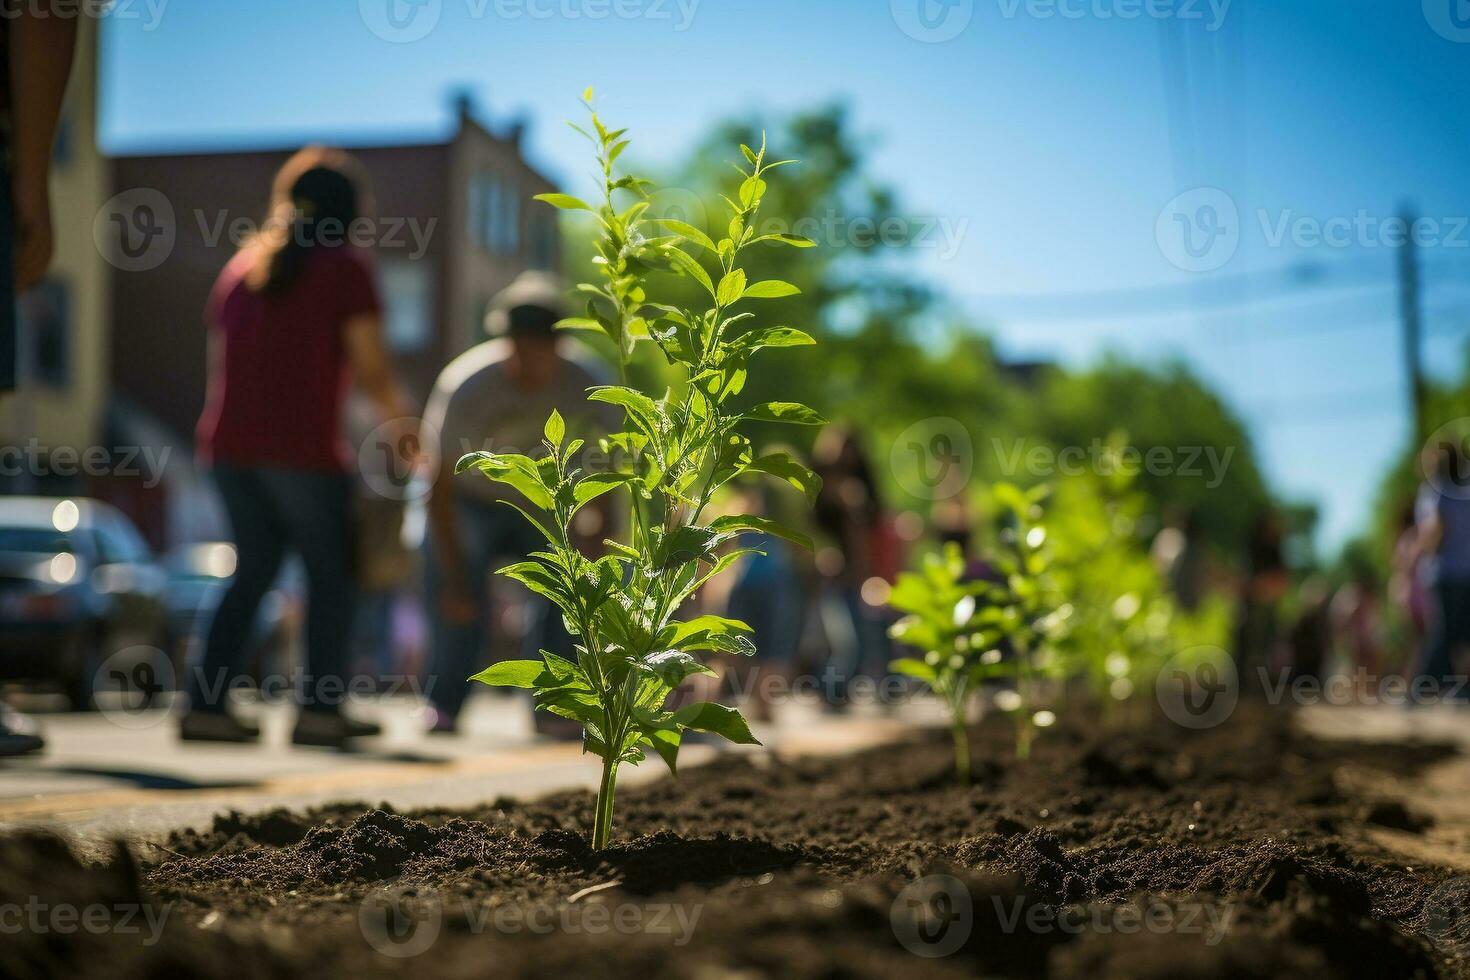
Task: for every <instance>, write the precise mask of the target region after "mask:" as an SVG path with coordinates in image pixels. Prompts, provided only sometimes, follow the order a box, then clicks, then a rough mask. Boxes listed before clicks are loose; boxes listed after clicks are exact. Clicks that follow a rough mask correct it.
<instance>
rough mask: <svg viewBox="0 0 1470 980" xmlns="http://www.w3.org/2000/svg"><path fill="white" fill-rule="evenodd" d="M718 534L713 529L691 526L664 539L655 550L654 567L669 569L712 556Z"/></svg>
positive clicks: (682, 528)
mask: <svg viewBox="0 0 1470 980" xmlns="http://www.w3.org/2000/svg"><path fill="white" fill-rule="evenodd" d="M716 535H717V532H716V531H715V530H714V529H713V528H712V527H700V526H699V525H697V524H689V525H686V526H684V527H681V528H679V529H677V530H676V531H674V533H673V534H670V535H668V536H667V537H665V538H663V540H661V541H660V542H659V544H658V547H657V548H655V549H654V566H655V567H656V568H668V567H669V566H671V565H681V564H683V563H684V562H687V561H693V560H694V559H696V558H705V557H707V556H709V554H710V548H711V547H712V545H713V543H714V540H715V537H716Z"/></svg>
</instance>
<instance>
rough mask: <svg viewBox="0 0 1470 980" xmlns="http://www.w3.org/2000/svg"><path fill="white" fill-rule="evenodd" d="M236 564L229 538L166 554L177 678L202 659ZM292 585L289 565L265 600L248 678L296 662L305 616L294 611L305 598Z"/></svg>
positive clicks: (252, 644)
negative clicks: (294, 655) (297, 641)
mask: <svg viewBox="0 0 1470 980" xmlns="http://www.w3.org/2000/svg"><path fill="white" fill-rule="evenodd" d="M235 562H236V554H235V546H234V545H233V544H230V543H229V542H228V541H200V542H195V543H193V544H185V545H180V546H178V547H176V548H172V549H170V550H169V552H168V554H167V556H166V557H165V558H164V561H163V564H164V567H165V568H166V569H167V572H168V590H167V606H168V624H169V626H168V632H169V636H170V637H171V638H172V641H173V645H172V647H171V648H170V650H169V653H170V656H171V657H172V659H173V664H174V670H175V676H177V677H182V676H183V671H184V669H185V665H186V664H188V663H190V662H191V660H195V659H197V654H198V652H199V650H200V647H201V646H202V645H203V643H204V638H205V633H206V631H207V630H208V629H209V621H210V619H211V618H213V616H214V610H215V607H216V606H218V605H219V601H220V599H221V598H223V596H224V594H225V589H227V588H228V587H229V585H230V580H231V579H233V578H234V576H235ZM292 584H293V576H292V575H291V569H290V568H289V566H288V570H287V574H286V575H285V576H283V581H282V582H281V583H280V584H279V585H278V586H277V587H276V588H273V589H271V591H270V592H268V593H267V594H266V597H265V600H264V601H263V602H261V604H260V612H259V613H258V614H257V616H256V620H255V628H254V631H253V633H252V635H251V637H250V644H249V646H248V648H247V652H248V654H249V664H250V665H251V667H250V669H248V670H247V672H246V673H247V676H251V675H253V676H259V675H260V674H264V673H268V672H270V671H272V670H279V671H285V670H287V669H288V668H289V666H290V664H291V663H292V662H293V661H292V653H293V646H294V640H295V634H296V633H297V632H299V630H298V624H297V620H299V619H300V616H299V615H294V613H295V608H296V607H297V606H298V605H300V602H299V599H298V597H297V595H296V592H294V591H293V588H292Z"/></svg>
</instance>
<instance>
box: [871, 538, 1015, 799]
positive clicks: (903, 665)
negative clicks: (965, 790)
mask: <svg viewBox="0 0 1470 980" xmlns="http://www.w3.org/2000/svg"><path fill="white" fill-rule="evenodd" d="M997 593H1003V590H1000V589H998V587H997V586H995V585H993V584H991V583H989V582H985V581H977V580H967V578H966V574H965V556H964V554H963V553H962V552H961V551H960V547H959V545H957V544H949V545H946V546H945V548H944V550H943V551H942V552H939V553H937V554H928V555H925V556H924V559H923V564H922V567H921V568H920V569H919V571H917V572H904V573H903V574H902V575H900V576H899V577H898V581H897V582H896V583H895V584H894V587H893V591H892V593H891V594H890V595H889V597H888V604H889V605H890V606H892V607H893V608H894V609H896V610H898V611H899V612H901V613H904V616H903V618H902V619H900V620H899V621H898V622H896V623H894V624H893V626H892V627H891V628H890V629H889V635H891V636H892V637H893V638H894V639H895V640H898V641H899V642H900V643H903V644H906V645H908V646H911V647H914V648H916V649H917V650H921V651H923V655H922V657H903V658H900V659H898V660H895V661H893V662H892V663H891V664H889V669H890V670H892V671H893V672H894V673H897V674H906V675H908V676H909V677H913V678H917V679H918V680H920V681H923V682H924V683H925V684H926V685H928V686H929V688H930V689H931V690H932V691H933V692H934V693H935V694H936V695H938V696H939V698H940V699H941V700H942V701H943V702H944V706H945V709H946V710H947V711H948V713H949V721H950V730H951V732H952V733H953V735H954V764H955V775H956V776H957V777H958V778H959V781H960V782H961V783H968V782H969V781H970V739H969V734H968V732H967V731H966V729H965V722H966V715H967V713H968V707H969V702H970V695H971V694H972V693H974V692H975V691H976V690H978V689H979V687H980V684H981V683H982V682H983V681H984V680H986V679H987V678H989V677H994V676H997V675H998V674H1000V673H1002V672H1004V671H1005V669H1006V667H1005V665H1004V664H1003V663H1002V661H1001V651H1000V648H999V643H1000V641H1001V638H1002V631H1001V628H1000V627H1001V626H1002V622H1001V619H1002V617H1003V615H1004V610H1003V607H1000V606H995V605H991V604H990V602H989V600H990V599H991V597H993V596H995V595H996V594H997ZM982 601H983V602H984V603H985V604H984V605H982V604H981V603H982Z"/></svg>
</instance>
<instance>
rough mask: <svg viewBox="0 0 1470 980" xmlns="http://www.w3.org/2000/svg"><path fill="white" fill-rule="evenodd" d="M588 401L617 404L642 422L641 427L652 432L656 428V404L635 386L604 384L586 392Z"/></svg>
mask: <svg viewBox="0 0 1470 980" xmlns="http://www.w3.org/2000/svg"><path fill="white" fill-rule="evenodd" d="M587 398H588V400H589V401H594V402H606V403H607V404H609V405H619V406H621V407H622V408H624V409H625V410H626V411H627V412H628V414H629V415H631V416H633V417H634V418H635V419H637V420H638V421H640V422H642V423H643V427H644V428H645V429H646V430H647V431H648V432H649V433H650V434H652V433H653V432H656V431H657V430H658V417H659V414H658V406H657V405H656V404H655V403H654V401H653V399H652V398H649V397H648V396H647V395H645V394H644V393H643V392H641V391H639V390H637V389H636V388H627V387H624V386H622V385H605V386H603V387H600V388H593V389H592V390H591V391H590V392H588V393H587Z"/></svg>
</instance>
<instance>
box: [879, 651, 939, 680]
mask: <svg viewBox="0 0 1470 980" xmlns="http://www.w3.org/2000/svg"><path fill="white" fill-rule="evenodd" d="M888 669H889V670H891V671H893V672H894V673H895V674H904V675H906V676H908V677H913V678H917V679H918V680H921V681H923V682H924V683H926V684H933V683H934V681H935V680H936V679H937V678H938V677H939V674H938V672H937V671H935V669H934V668H933V667H931V666H929V665H928V664H926V663H924V661H922V660H915V659H914V658H912V657H904V658H902V659H899V660H895V661H893V662H891V663H890V664H889V665H888Z"/></svg>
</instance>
